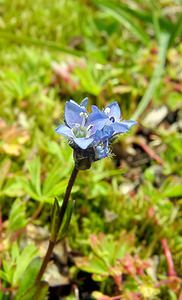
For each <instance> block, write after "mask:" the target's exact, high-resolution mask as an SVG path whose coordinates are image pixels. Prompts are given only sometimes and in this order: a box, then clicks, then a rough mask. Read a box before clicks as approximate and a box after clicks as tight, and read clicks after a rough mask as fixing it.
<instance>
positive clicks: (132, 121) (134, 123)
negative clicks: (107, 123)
mask: <svg viewBox="0 0 182 300" xmlns="http://www.w3.org/2000/svg"><path fill="white" fill-rule="evenodd" d="M120 124H123V125H126V126H128V129H130V128H131V127H132V126H134V125H136V124H137V122H136V121H134V120H129V121H121V122H120Z"/></svg>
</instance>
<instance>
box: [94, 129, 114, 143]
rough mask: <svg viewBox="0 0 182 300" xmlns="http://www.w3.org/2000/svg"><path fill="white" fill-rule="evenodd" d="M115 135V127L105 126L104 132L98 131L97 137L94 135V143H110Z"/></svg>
mask: <svg viewBox="0 0 182 300" xmlns="http://www.w3.org/2000/svg"><path fill="white" fill-rule="evenodd" d="M113 134H114V129H113V126H112V125H111V126H108V125H106V126H104V128H103V129H102V130H97V131H96V133H95V135H94V142H95V143H96V144H98V143H100V142H105V141H108V140H109V139H110V138H111V137H112V136H113Z"/></svg>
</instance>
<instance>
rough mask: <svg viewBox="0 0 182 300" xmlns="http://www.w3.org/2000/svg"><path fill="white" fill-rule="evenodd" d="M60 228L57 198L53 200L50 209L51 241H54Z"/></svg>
mask: <svg viewBox="0 0 182 300" xmlns="http://www.w3.org/2000/svg"><path fill="white" fill-rule="evenodd" d="M59 227H60V207H59V203H58V200H57V198H55V200H54V205H53V208H52V218H51V235H50V239H51V241H56V238H57V234H58V231H59Z"/></svg>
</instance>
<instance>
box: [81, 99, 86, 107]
mask: <svg viewBox="0 0 182 300" xmlns="http://www.w3.org/2000/svg"><path fill="white" fill-rule="evenodd" d="M87 105H88V97H86V98H84V99H83V100H82V102H81V103H80V106H84V107H86V106H87Z"/></svg>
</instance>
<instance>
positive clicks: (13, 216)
mask: <svg viewBox="0 0 182 300" xmlns="http://www.w3.org/2000/svg"><path fill="white" fill-rule="evenodd" d="M26 224H27V219H26V214H25V203H24V202H23V201H21V200H20V199H17V200H16V201H14V203H13V205H12V207H11V210H10V214H9V222H8V229H9V230H10V231H17V230H19V229H21V228H23V227H25V225H26Z"/></svg>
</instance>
